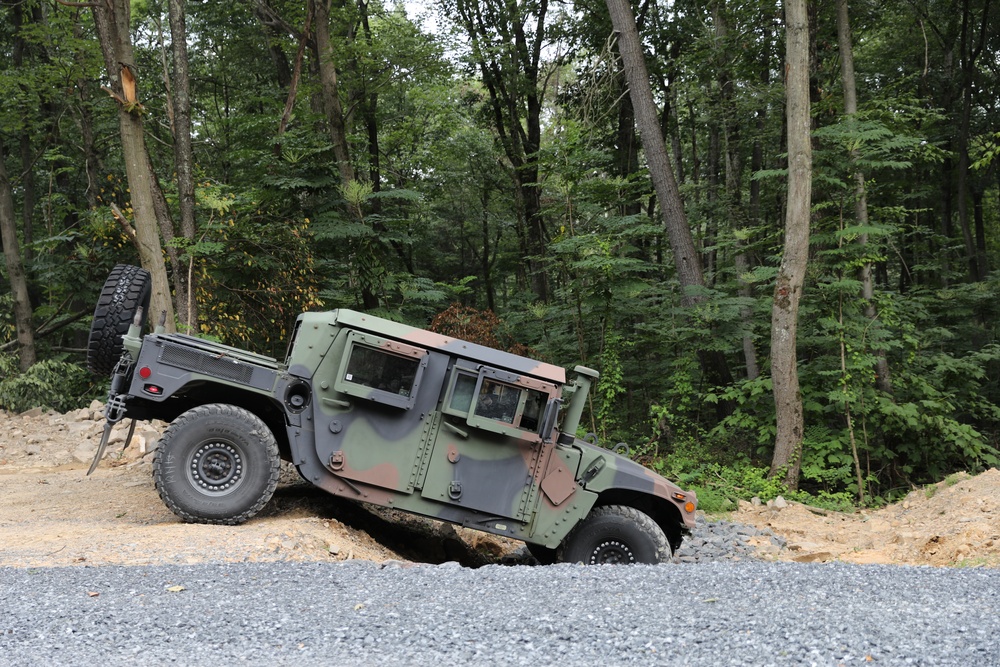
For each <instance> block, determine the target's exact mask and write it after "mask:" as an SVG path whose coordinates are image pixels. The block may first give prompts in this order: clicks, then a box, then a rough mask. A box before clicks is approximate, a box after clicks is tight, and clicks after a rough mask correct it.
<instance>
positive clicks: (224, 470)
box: [191, 442, 243, 493]
mask: <svg viewBox="0 0 1000 667" xmlns="http://www.w3.org/2000/svg"><path fill="white" fill-rule="evenodd" d="M191 478H192V480H193V481H194V483H195V485H196V486H197V487H198V488H200V489H202V490H203V491H208V492H210V493H221V492H225V491H229V490H230V489H232V488H233V487H234V486H236V485H237V484H238V483H239V482H240V480H241V479H242V478H243V457H242V456H241V455H240V452H239V450H238V449H236V448H235V447H233V446H232V445H230V444H229V443H225V442H206V443H205V444H203V445H202V446H201V447H199V448H198V450H197V451H196V452H195V453H194V456H193V457H192V458H191Z"/></svg>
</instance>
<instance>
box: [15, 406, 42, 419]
mask: <svg viewBox="0 0 1000 667" xmlns="http://www.w3.org/2000/svg"><path fill="white" fill-rule="evenodd" d="M42 414H43V413H42V409H41V408H31V409H30V410H25V411H24V412H22V413H20V414H19V415H18V416H19V417H27V418H30V417H41V416H42Z"/></svg>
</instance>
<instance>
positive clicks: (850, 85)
mask: <svg viewBox="0 0 1000 667" xmlns="http://www.w3.org/2000/svg"><path fill="white" fill-rule="evenodd" d="M837 46H838V49H839V50H840V78H841V81H842V82H843V87H844V115H846V116H847V117H849V118H850V117H854V116H855V115H857V113H858V93H857V86H856V78H855V75H854V47H853V45H852V43H851V22H850V16H849V14H848V10H847V0H837ZM859 157H860V155H859V153H858V151H857V149H852V150H851V162H852V163H855V162H857V160H858V158H859ZM854 218H855V222H856V223H857V225H858V226H859V227H862V228H866V227H868V196H867V194H866V192H865V174H864V172H862V171H861V169H859V168H855V171H854ZM858 244H860V245H861V247H862V249H863V250H862V252H866V250H864V248H866V247H867V245H868V233H867V232H862V233H861V234H860V235H859V236H858ZM858 280H859V281H860V282H861V296H862V298H863V299H864V302H865V318H866V319H867V320H868V321H869V322H875V318H876V316H877V313H876V312H875V285H874V282H873V280H872V263H871V262H870V261H865V263H864V264H862V265H861V268H859V269H858ZM875 386H877V387H878V388H879V389H880V390H881V391H884V392H886V393H892V382H891V381H890V379H889V362H888V361H887V360H886V358H885V351H884V350H876V351H875Z"/></svg>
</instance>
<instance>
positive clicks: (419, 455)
mask: <svg viewBox="0 0 1000 667" xmlns="http://www.w3.org/2000/svg"><path fill="white" fill-rule="evenodd" d="M125 349H126V351H127V352H126V354H128V355H129V356H130V357H131V359H134V360H135V361H134V363H133V364H132V365H131V368H130V372H131V383H130V384H129V385H128V390H127V392H128V396H127V399H126V402H127V405H128V409H129V412H130V416H139V417H142V418H152V417H156V418H160V419H166V420H168V421H169V420H171V419H173V418H175V417H176V416H177V414H178V413H177V410H178V409H179V408H183V409H189V408H190V407H193V405H191V403H192V402H197V401H202V402H233V403H238V404H243V405H260V404H262V403H261V401H266V405H268V406H271V408H273V410H274V411H275V412H276V413H280V415H281V416H282V418H283V421H284V424H283V427H284V430H285V433H281V434H278V433H276V436H278V437H279V441H282V440H287V445H288V446H287V449H286V450H284V451H285V453H286V455H287V456H288V457H289V458H290V460H291V461H292V463H293V464H294V465H295V466H296V467H297V469H298V470H299V472H300V474H301V475H302V476H303V478H304V479H306V480H308V481H310V482H312V483H313V484H315V485H317V486H319V487H321V488H323V489H324V490H326V491H328V492H329V493H332V494H334V495H337V496H342V497H345V498H351V499H354V500H359V501H363V502H368V503H372V504H376V505H382V506H386V507H395V508H399V509H401V510H405V511H408V512H413V513H417V514H421V515H424V516H429V517H434V518H438V519H442V520H445V521H450V522H453V523H458V524H462V525H464V526H467V527H471V528H476V529H479V530H483V531H486V532H490V533H495V534H501V535H507V536H510V537H514V538H517V539H521V540H524V541H526V542H532V543H536V544H540V545H544V546H547V547H550V548H554V547H556V546H558V545H559V543H560V542H561V541H562V540H563V538H565V537H566V535H567V534H568V533H569V531H570V530H572V528H573V527H574V526H575V525H576V524H577V523H578V522H579V521H580V520H581V519H583V518H584V517H586V515H587V514H588V513H589V512H590V510H591V509H592V508H593V507H594V506H595V505H598V504H604V503H603V500H602V498H606V499H610V500H609V502H612V501H613V502H618V500H617V499H620V498H624V497H628V498H638V499H640V500H641V501H642V504H643V507H641V508H640V509H643V510H644V511H646V512H647V513H649V514H650V515H651V516H653V518H654V519H655V520H657V522H658V523H660V524H661V527H663V528H664V531H665V532H666V533H667V535H668V536H670V538H671V542H672V543H673V545H674V546H675V547H676V546H677V544H678V543H679V540H680V534H681V533H684V532H687V530H689V529H690V528H691V527H692V526H693V525H694V513H693V507H694V505H695V504H696V502H697V501H696V499H695V496H694V494H693V493H689V492H685V491H682V490H681V489H679V488H678V487H677V486H676V485H674V484H672V483H671V482H669V481H667V480H665V479H663V478H662V477H660V476H659V475H657V474H655V473H654V472H652V471H650V470H647V469H646V468H644V467H642V466H640V465H638V464H636V463H634V462H632V461H630V460H628V459H626V458H624V457H622V456H619V455H617V454H615V453H613V452H611V451H608V450H605V449H602V448H600V447H596V446H594V445H592V444H589V443H587V442H584V441H582V440H579V439H576V438H575V437H573V434H567V433H560V431H559V430H558V428H553V430H552V432H551V433H544V434H543V433H541V432H540V430H541V427H542V425H543V424H544V416H545V415H546V414H548V411H549V410H557V409H558V408H559V402H560V401H561V400H562V398H563V396H564V391H563V390H564V389H565V395H566V396H571V400H572V402H573V406H572V410H573V411H575V412H577V413H578V412H579V410H580V404H581V403H580V402H582V401H583V400H585V399H586V392H587V390H588V389H589V386H590V380H591V379H593V378H595V377H596V375H597V374H596V372H594V371H590V370H589V369H584V368H582V367H578V369H577V371H578V380H579V381H576V382H574V383H573V384H567V382H566V372H565V370H564V369H562V368H560V367H558V366H553V365H551V364H546V363H543V362H539V361H535V360H532V359H529V358H526V357H521V356H518V355H514V354H511V353H508V352H502V351H499V350H494V349H491V348H487V347H484V346H481V345H476V344H474V343H469V342H467V341H462V340H459V339H455V338H451V337H448V336H442V335H440V334H436V333H433V332H429V331H425V330H421V329H416V328H414V327H410V326H406V325H403V324H399V323H396V322H391V321H389V320H384V319H381V318H377V317H373V316H371V315H364V314H361V313H357V312H353V311H349V310H338V311H331V312H325V313H304V314H302V315H300V316H299V318H298V321H297V323H296V328H295V332H294V334H293V339H292V341H291V342H290V345H289V350H288V354H287V356H286V359H285V362H284V363H281V362H278V361H277V360H275V359H272V358H269V357H263V356H260V355H254V354H251V353H248V352H244V351H241V350H238V349H236V348H231V347H227V346H223V345H219V344H216V343H211V342H208V341H204V340H201V339H198V338H194V337H190V336H182V335H176V334H159V335H157V334H153V335H148V336H146V337H145V338H141V339H140V338H138V337H135V336H127V337H126V338H125ZM139 369H143V370H142V372H141V373H140V372H138V370H139ZM206 387H209V390H208V391H206ZM206 396H210V397H211V400H206ZM254 397H256V398H254ZM255 401H256V402H255ZM170 406H175V407H170ZM177 406H179V407H177ZM564 426H568V425H567V424H564ZM272 428H273V427H272ZM571 428H572V430H574V431H575V428H576V424H575V423H574V424H572V425H571ZM689 509H690V510H691V511H688V510H689Z"/></svg>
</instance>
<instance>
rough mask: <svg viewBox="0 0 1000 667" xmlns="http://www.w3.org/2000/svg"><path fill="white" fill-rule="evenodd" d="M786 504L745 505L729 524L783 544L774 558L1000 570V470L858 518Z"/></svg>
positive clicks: (956, 479) (955, 479)
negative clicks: (761, 531)
mask: <svg viewBox="0 0 1000 667" xmlns="http://www.w3.org/2000/svg"><path fill="white" fill-rule="evenodd" d="M782 504H783V503H781V502H778V503H771V505H770V506H767V505H759V506H755V505H754V504H752V503H740V508H739V511H737V512H734V513H733V514H732V515H731V517H730V518H731V519H732V520H734V521H739V522H742V523H748V524H751V525H755V526H757V527H759V528H764V527H766V528H770V529H771V530H773V531H774V532H776V533H778V534H779V535H782V536H784V537H785V538H786V539H787V540H788V547H787V549H786V550H784V551H783V552H777V551H776V550H773V549H772V550H770V551H771V557H774V558H779V559H784V560H796V561H826V560H833V559H836V560H841V561H846V562H849V563H895V564H907V565H960V566H975V565H987V566H993V567H997V566H1000V470H996V469H991V470H988V471H986V472H984V473H982V474H980V475H976V476H974V477H973V476H969V475H966V474H962V473H960V474H956V475H952V476H951V477H949V478H948V479H946V480H945V481H943V482H940V483H938V484H935V485H932V486H928V487H926V488H924V489H916V490H914V491H912V492H910V493H909V495H907V496H906V498H904V499H903V500H902V501H900V502H898V503H895V504H893V505H889V506H887V507H884V508H882V509H878V510H862V511H859V512H856V513H853V514H842V513H839V512H828V511H824V510H818V509H816V508H811V507H807V506H805V505H800V504H798V503H788V504H787V506H785V507H783V508H781V507H780V505H782ZM763 550H764V551H768V549H767V548H766V547H764V548H763Z"/></svg>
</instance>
